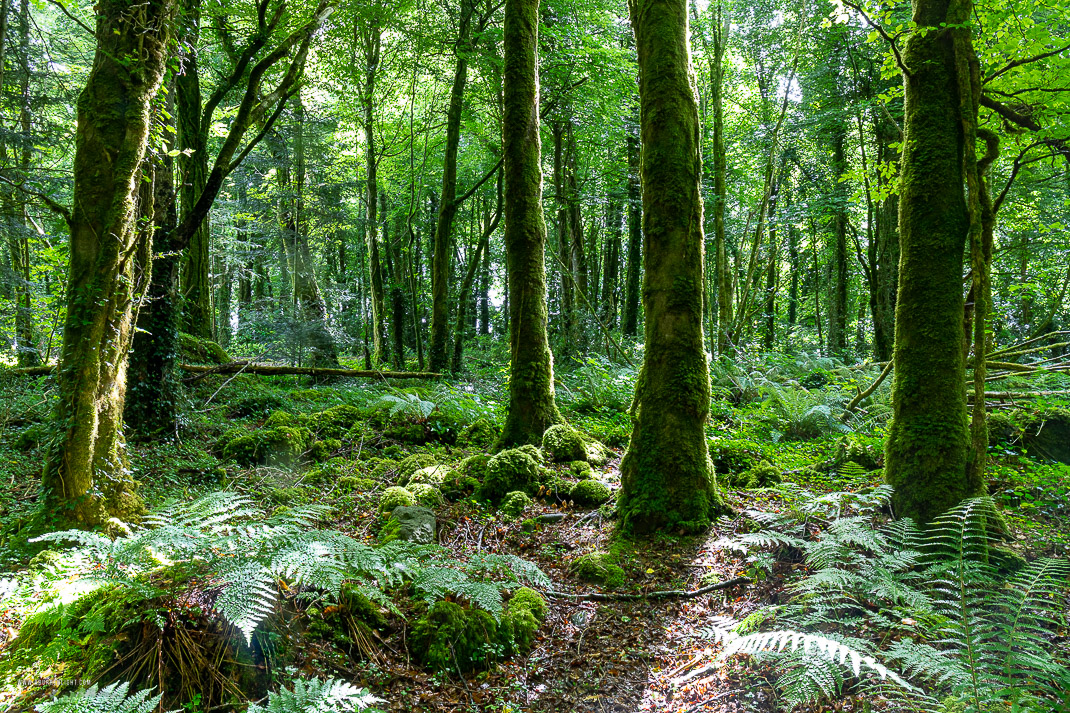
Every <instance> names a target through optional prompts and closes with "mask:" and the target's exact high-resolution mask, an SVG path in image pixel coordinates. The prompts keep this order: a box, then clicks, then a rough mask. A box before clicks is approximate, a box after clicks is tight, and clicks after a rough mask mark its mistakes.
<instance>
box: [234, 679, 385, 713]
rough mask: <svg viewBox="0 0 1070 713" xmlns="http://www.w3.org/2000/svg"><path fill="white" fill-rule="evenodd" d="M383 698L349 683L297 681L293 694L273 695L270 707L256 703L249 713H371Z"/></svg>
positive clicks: (275, 692)
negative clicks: (367, 712)
mask: <svg viewBox="0 0 1070 713" xmlns="http://www.w3.org/2000/svg"><path fill="white" fill-rule="evenodd" d="M384 702H385V701H384V700H383V699H382V698H379V697H377V696H373V695H372V694H371V693H369V692H368V690H367V689H365V688H357V687H356V686H353V685H352V684H350V683H346V682H345V681H339V680H337V679H330V680H328V681H318V680H315V679H313V680H309V681H304V680H297V681H294V687H293V690H292V691H288V690H286V689H285V688H283V689H282V690H279V691H272V692H271V693H270V694H269V695H268V701H267V705H266V706H260V705H258V704H256V703H253V704H252V705H250V706H249V708H248V711H247V713H333V712H334V711H354V710H365V709H369V708H370V707H371V706H373V705H375V704H376V703H384Z"/></svg>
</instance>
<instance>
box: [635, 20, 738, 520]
mask: <svg viewBox="0 0 1070 713" xmlns="http://www.w3.org/2000/svg"><path fill="white" fill-rule="evenodd" d="M630 9H631V18H632V27H633V28H634V30H635V40H636V42H635V44H636V49H637V50H638V55H639V103H640V111H641V127H642V143H643V160H642V175H643V218H644V225H643V227H644V248H645V250H644V263H645V268H646V269H645V271H644V278H643V309H644V312H645V315H646V320H645V322H646V327H645V337H646V340H645V341H646V349H645V351H644V354H643V366H642V369H641V371H640V374H639V380H638V383H637V384H636V388H635V399H634V401H633V402H632V438H631V441H630V443H629V444H628V450H627V452H626V453H625V455H624V459H623V460H622V461H621V489H620V495H619V498H618V504H617V509H618V511H619V513H620V515H621V529H622V530H623V531H624V532H630V533H635V534H650V533H653V532H657V531H659V530H665V529H668V528H680V529H683V530H691V531H695V530H700V529H702V528H705V527H706V526H707V525H708V524H709V521H710V518H711V517H712V516H714V515H716V514H717V513H718V512H720V511H722V510H723V509H724V505H723V503H722V501H721V499H720V496H719V494H718V492H717V479H716V476H715V475H714V471H713V463H712V462H711V461H710V457H709V451H708V448H707V445H706V434H705V426H706V420H707V416H708V415H709V405H710V378H709V370H708V366H707V363H706V352H705V344H704V340H703V334H702V295H703V275H704V271H703V235H702V226H703V222H702V198H701V196H700V192H699V191H700V189H699V184H700V181H701V178H702V168H701V163H702V162H701V157H700V144H699V119H698V105H697V103H696V100H695V95H694V91H693V86H694V76H693V74H692V70H691V57H690V50H689V45H688V38H689V32H688V22H687V0H634V1H633V2H632V3H631V7H630Z"/></svg>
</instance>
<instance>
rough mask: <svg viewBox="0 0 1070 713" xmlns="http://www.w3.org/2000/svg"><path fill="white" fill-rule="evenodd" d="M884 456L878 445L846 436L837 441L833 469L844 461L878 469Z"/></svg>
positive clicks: (868, 469) (869, 468)
mask: <svg viewBox="0 0 1070 713" xmlns="http://www.w3.org/2000/svg"><path fill="white" fill-rule="evenodd" d="M883 457H884V454H883V453H881V451H880V448H879V447H878V446H877V445H875V444H873V443H865V442H864V441H862V440H861V439H860V438H857V437H855V436H844V437H843V438H841V439H840V440H839V441H837V443H836V454H835V455H834V456H833V469H835V470H839V468H840V467H841V466H843V464H844V463H847V462H853V463H857V464H858V465H860V466H862V468H863V469H864V470H866V471H871V470H877V469H878V468H880V462H881V460H882V459H883ZM778 482H779V481H778Z"/></svg>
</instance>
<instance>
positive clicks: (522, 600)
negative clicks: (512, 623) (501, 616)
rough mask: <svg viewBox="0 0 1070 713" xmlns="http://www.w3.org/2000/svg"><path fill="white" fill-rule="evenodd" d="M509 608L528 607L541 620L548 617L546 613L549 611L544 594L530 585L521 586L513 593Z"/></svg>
mask: <svg viewBox="0 0 1070 713" xmlns="http://www.w3.org/2000/svg"><path fill="white" fill-rule="evenodd" d="M509 609H510V610H511V611H516V610H518V609H527V610H528V611H530V612H531V613H532V614H533V615H534V616H535V618H536V619H538V620H539V621H540V622H541V621H542V620H543V619H545V618H546V613H547V611H549V608H548V607H547V605H546V600H545V599H543V596H542V595H541V594H539V593H538V592H536V591H535V590H534V589H531V588H530V587H520V588H519V589H517V590H516V591H515V592H514V593H513V596H512V598H511V599H510V600H509Z"/></svg>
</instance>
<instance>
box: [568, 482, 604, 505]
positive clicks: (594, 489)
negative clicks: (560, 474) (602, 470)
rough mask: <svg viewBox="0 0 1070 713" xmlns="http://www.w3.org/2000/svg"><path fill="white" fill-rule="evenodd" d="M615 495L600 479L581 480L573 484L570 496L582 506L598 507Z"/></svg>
mask: <svg viewBox="0 0 1070 713" xmlns="http://www.w3.org/2000/svg"><path fill="white" fill-rule="evenodd" d="M612 496H613V494H612V493H611V492H610V490H609V487H607V486H606V484H605V483H603V482H602V481H600V480H581V481H580V482H578V483H576V484H575V485H574V486H572V490H571V492H570V493H569V498H570V499H571V500H572V502H574V503H575V504H576V505H579V506H580V507H591V508H593V507H598V506H599V505H601V504H602V503H606V502H609V499H610V498H611V497H612Z"/></svg>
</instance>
